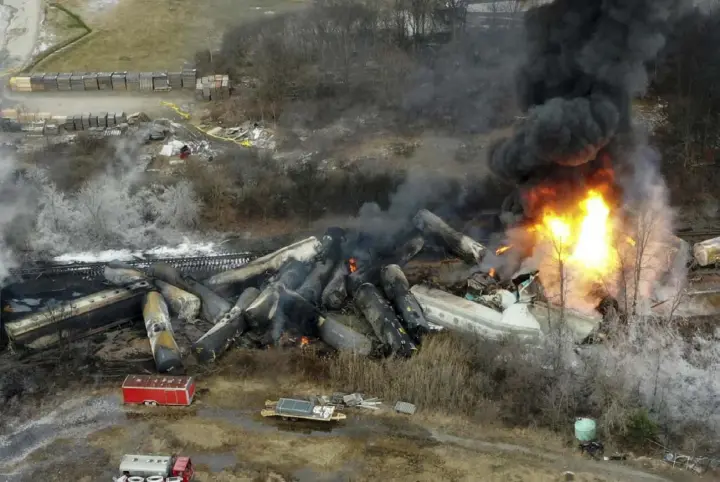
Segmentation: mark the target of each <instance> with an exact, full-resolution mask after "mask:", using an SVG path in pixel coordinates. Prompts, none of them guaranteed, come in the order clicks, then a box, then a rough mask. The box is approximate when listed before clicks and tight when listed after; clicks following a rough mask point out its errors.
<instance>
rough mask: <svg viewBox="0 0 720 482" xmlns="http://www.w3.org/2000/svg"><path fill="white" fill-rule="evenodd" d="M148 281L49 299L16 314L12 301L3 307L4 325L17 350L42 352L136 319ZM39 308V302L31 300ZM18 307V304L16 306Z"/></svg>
mask: <svg viewBox="0 0 720 482" xmlns="http://www.w3.org/2000/svg"><path fill="white" fill-rule="evenodd" d="M150 288H151V286H150V284H149V283H148V282H147V281H138V282H136V283H133V284H131V285H129V286H127V287H123V288H120V287H118V288H111V289H104V290H101V291H97V292H94V293H90V294H85V295H81V296H78V297H76V298H71V299H63V300H52V301H50V302H46V303H45V305H44V306H40V307H39V309H36V310H32V311H30V310H27V312H26V313H22V312H18V311H19V308H18V307H17V306H15V307H14V305H13V304H12V300H7V299H6V302H7V304H5V305H3V325H4V328H5V332H6V333H7V335H8V338H9V340H10V341H11V342H12V343H13V344H14V345H15V346H17V347H23V348H28V349H43V348H47V347H49V346H52V345H54V344H56V343H58V342H59V341H61V340H65V339H73V338H75V337H77V336H81V335H84V334H87V333H88V332H90V331H91V330H93V329H98V328H102V327H108V326H109V325H115V324H120V323H123V322H129V321H133V320H134V319H137V318H139V315H140V313H141V306H142V299H143V297H144V296H145V293H147V292H148V291H149V290H150ZM33 303H37V305H40V302H39V301H37V302H36V301H33ZM16 305H19V303H16ZM13 310H15V312H13Z"/></svg>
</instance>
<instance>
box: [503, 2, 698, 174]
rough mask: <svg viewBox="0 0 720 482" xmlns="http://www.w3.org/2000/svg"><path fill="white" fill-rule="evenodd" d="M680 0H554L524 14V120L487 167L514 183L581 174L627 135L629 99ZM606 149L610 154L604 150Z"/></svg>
mask: <svg viewBox="0 0 720 482" xmlns="http://www.w3.org/2000/svg"><path fill="white" fill-rule="evenodd" d="M684 3H685V1H684V0H583V1H578V0H556V1H554V2H553V3H550V4H546V5H542V6H540V7H537V8H534V9H532V10H530V11H528V13H527V15H526V18H525V27H526V36H527V38H526V41H527V58H526V60H525V62H524V64H523V65H522V66H521V68H520V69H519V71H518V73H517V77H516V81H517V89H518V99H519V101H520V103H521V107H522V108H523V110H524V111H525V112H527V117H526V119H525V120H524V121H523V123H522V125H520V126H519V127H518V128H517V129H516V131H515V133H514V135H513V136H512V137H511V138H509V139H506V140H504V141H502V142H500V143H499V144H498V145H496V146H494V149H493V151H492V155H491V158H490V168H491V170H492V171H493V172H494V173H495V174H497V175H498V176H500V177H502V178H504V179H506V180H508V181H511V182H513V183H515V184H518V185H520V186H523V185H527V184H528V183H535V182H540V181H542V180H547V179H548V178H554V177H555V176H560V177H563V178H567V177H568V176H569V177H578V176H585V175H587V173H588V172H593V171H596V170H597V169H599V167H600V166H599V165H598V163H600V162H607V159H608V158H609V159H612V163H613V164H617V163H619V162H620V163H621V162H623V158H624V156H618V155H615V154H616V153H617V151H618V150H622V144H623V143H625V142H628V141H629V140H630V139H631V136H630V134H631V131H632V127H631V99H632V98H633V97H634V96H637V95H640V94H642V93H643V92H644V91H645V88H646V85H647V82H648V78H647V64H648V62H650V61H652V60H653V59H654V58H655V57H656V55H657V54H658V51H659V50H660V49H661V48H662V47H663V45H664V41H665V35H666V33H667V32H668V30H669V29H670V27H671V21H672V20H673V19H674V18H676V16H677V15H676V14H677V13H678V12H679V11H680V8H681V7H682V6H683V4H684ZM608 154H613V155H608Z"/></svg>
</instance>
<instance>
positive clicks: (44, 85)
mask: <svg viewBox="0 0 720 482" xmlns="http://www.w3.org/2000/svg"><path fill="white" fill-rule="evenodd" d="M196 76H197V70H195V69H191V68H185V69H184V70H183V71H182V72H170V73H168V72H74V73H57V72H55V73H38V74H32V75H24V76H17V77H12V78H11V79H10V89H11V90H13V91H15V92H44V91H62V92H67V91H97V90H137V91H144V92H165V91H169V90H172V89H175V90H179V89H188V90H190V89H194V88H195V87H196ZM224 77H227V76H224ZM220 83H222V81H221V82H220ZM226 83H227V82H226Z"/></svg>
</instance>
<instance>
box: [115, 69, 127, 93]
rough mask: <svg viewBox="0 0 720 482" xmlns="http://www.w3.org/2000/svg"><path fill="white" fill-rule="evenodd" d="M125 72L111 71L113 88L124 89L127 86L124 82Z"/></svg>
mask: <svg viewBox="0 0 720 482" xmlns="http://www.w3.org/2000/svg"><path fill="white" fill-rule="evenodd" d="M126 75H127V72H113V73H112V76H111V78H112V88H113V90H125V89H127V86H126V84H125V76H126Z"/></svg>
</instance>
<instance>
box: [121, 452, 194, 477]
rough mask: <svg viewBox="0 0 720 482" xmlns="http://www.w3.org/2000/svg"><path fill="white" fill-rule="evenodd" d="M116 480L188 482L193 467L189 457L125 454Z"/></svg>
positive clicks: (192, 473)
mask: <svg viewBox="0 0 720 482" xmlns="http://www.w3.org/2000/svg"><path fill="white" fill-rule="evenodd" d="M120 473H121V474H122V475H121V476H120V477H117V478H115V481H116V482H190V481H191V480H192V478H193V475H194V474H195V469H194V468H193V464H192V462H191V461H190V457H176V456H174V455H125V456H123V458H122V461H121V462H120Z"/></svg>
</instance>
